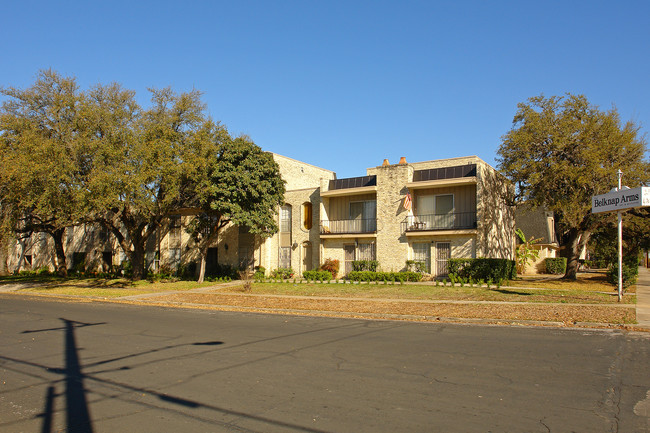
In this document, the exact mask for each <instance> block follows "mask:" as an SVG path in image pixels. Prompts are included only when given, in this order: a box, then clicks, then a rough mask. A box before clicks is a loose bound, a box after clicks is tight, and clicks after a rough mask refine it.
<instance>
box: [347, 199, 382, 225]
mask: <svg viewBox="0 0 650 433" xmlns="http://www.w3.org/2000/svg"><path fill="white" fill-rule="evenodd" d="M350 219H351V220H352V222H351V224H352V226H353V230H352V232H374V231H375V230H377V202H376V201H374V200H368V201H353V202H351V203H350Z"/></svg>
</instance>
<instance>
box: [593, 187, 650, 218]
mask: <svg viewBox="0 0 650 433" xmlns="http://www.w3.org/2000/svg"><path fill="white" fill-rule="evenodd" d="M642 206H650V187H647V186H640V187H638V188H631V189H621V190H619V191H612V192H608V193H607V194H601V195H595V196H593V197H592V198H591V212H592V213H600V212H612V211H619V210H626V209H632V208H635V207H642Z"/></svg>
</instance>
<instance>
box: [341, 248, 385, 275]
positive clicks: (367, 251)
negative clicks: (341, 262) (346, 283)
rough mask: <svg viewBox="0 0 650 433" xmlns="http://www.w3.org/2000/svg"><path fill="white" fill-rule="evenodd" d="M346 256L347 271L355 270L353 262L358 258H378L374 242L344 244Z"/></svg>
mask: <svg viewBox="0 0 650 433" xmlns="http://www.w3.org/2000/svg"><path fill="white" fill-rule="evenodd" d="M343 253H344V258H345V273H346V274H348V273H350V272H352V271H353V268H352V262H354V261H356V260H376V257H377V255H376V248H375V243H374V242H365V243H358V244H347V245H343Z"/></svg>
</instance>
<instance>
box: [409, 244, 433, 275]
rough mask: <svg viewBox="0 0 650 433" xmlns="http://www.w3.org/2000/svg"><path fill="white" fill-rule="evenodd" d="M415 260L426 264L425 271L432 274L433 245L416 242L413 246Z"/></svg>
mask: <svg viewBox="0 0 650 433" xmlns="http://www.w3.org/2000/svg"><path fill="white" fill-rule="evenodd" d="M413 260H415V261H416V262H420V263H424V271H425V272H427V273H430V272H431V244H430V243H429V242H416V243H414V244H413Z"/></svg>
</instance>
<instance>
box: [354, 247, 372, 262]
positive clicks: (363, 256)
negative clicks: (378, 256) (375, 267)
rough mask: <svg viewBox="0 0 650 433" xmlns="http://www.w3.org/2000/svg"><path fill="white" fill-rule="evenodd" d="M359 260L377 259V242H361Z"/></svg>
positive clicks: (358, 253) (358, 252)
mask: <svg viewBox="0 0 650 433" xmlns="http://www.w3.org/2000/svg"><path fill="white" fill-rule="evenodd" d="M357 260H375V244H374V243H368V244H359V249H358V251H357Z"/></svg>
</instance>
